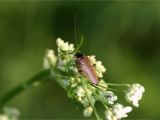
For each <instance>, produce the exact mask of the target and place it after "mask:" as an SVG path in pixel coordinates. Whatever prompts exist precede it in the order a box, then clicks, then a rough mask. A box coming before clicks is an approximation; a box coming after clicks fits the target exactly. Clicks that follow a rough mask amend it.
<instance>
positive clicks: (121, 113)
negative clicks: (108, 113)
mask: <svg viewBox="0 0 160 120" xmlns="http://www.w3.org/2000/svg"><path fill="white" fill-rule="evenodd" d="M131 111H132V107H130V106H127V107H123V105H121V104H119V103H117V104H115V105H113V107H112V112H113V113H114V115H115V116H116V117H117V119H121V118H125V117H127V116H128V115H127V113H129V112H131Z"/></svg>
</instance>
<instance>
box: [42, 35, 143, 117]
mask: <svg viewBox="0 0 160 120" xmlns="http://www.w3.org/2000/svg"><path fill="white" fill-rule="evenodd" d="M57 46H58V52H57V56H56V55H55V54H54V51H53V50H48V51H47V53H46V55H45V58H44V67H45V68H47V69H51V73H53V74H54V78H55V79H56V80H57V81H58V82H59V83H60V85H61V86H62V87H63V88H64V89H65V90H66V92H67V95H68V97H69V98H71V99H73V100H75V101H77V102H79V103H81V104H82V106H83V107H84V110H83V115H84V116H85V117H90V116H91V115H92V113H94V114H95V116H96V117H97V119H101V117H100V116H99V113H98V112H97V110H96V108H95V104H96V102H100V103H102V105H103V106H104V107H105V109H106V110H105V112H104V113H105V118H106V119H107V120H117V119H118V120H119V119H121V118H125V117H127V116H128V115H127V114H128V113H129V112H131V110H132V107H130V106H126V107H124V106H123V105H122V104H120V103H117V101H118V96H117V95H116V94H115V93H114V92H113V91H112V89H113V88H112V86H114V85H116V86H123V85H124V86H126V87H127V89H128V90H127V91H126V93H125V95H124V96H125V97H126V99H127V101H128V102H129V103H131V104H132V105H134V106H136V107H138V106H139V104H138V101H139V100H140V99H141V98H142V94H143V92H144V91H145V90H144V87H143V86H141V85H140V84H133V85H128V84H111V83H106V82H105V81H104V80H103V79H102V77H103V73H104V72H105V71H106V68H105V67H104V66H103V65H102V62H101V61H96V59H95V56H94V55H91V56H87V57H88V59H89V61H90V64H91V66H93V68H94V70H95V73H96V75H97V77H98V79H99V81H98V84H91V83H90V82H89V80H88V78H87V76H85V75H84V74H83V71H81V72H79V70H78V68H77V65H76V62H75V54H76V53H75V52H76V51H75V48H74V45H73V44H69V43H68V42H64V41H63V40H62V39H60V38H58V39H57Z"/></svg>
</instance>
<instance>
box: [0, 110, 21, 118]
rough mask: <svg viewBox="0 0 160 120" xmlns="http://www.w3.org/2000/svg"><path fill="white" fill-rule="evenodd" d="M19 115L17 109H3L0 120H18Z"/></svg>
mask: <svg viewBox="0 0 160 120" xmlns="http://www.w3.org/2000/svg"><path fill="white" fill-rule="evenodd" d="M19 115H20V112H19V110H18V109H16V108H8V107H4V109H3V113H0V120H19V119H18V118H19Z"/></svg>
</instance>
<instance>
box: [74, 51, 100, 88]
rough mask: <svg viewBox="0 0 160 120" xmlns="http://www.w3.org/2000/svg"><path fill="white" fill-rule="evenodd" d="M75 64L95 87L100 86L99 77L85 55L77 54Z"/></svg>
mask: <svg viewBox="0 0 160 120" xmlns="http://www.w3.org/2000/svg"><path fill="white" fill-rule="evenodd" d="M75 63H76V66H77V68H78V70H79V72H80V73H81V74H82V75H84V76H85V77H86V78H87V79H88V80H89V81H90V82H91V83H92V84H94V85H97V84H98V82H99V79H98V76H97V74H96V71H95V69H94V67H93V65H91V62H90V60H89V59H88V57H87V56H85V55H83V54H82V53H80V52H77V53H76V54H75Z"/></svg>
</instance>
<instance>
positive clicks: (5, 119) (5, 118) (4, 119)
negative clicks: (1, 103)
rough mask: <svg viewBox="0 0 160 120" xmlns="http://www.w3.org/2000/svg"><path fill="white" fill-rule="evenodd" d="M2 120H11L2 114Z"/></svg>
mask: <svg viewBox="0 0 160 120" xmlns="http://www.w3.org/2000/svg"><path fill="white" fill-rule="evenodd" d="M0 120H9V118H8V116H7V115H5V114H0Z"/></svg>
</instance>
